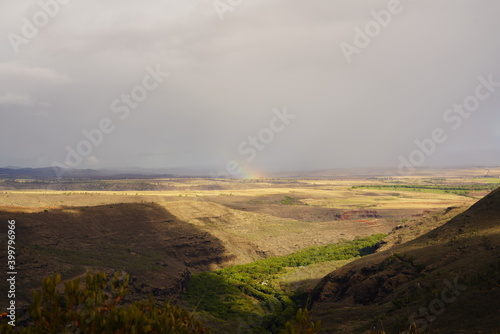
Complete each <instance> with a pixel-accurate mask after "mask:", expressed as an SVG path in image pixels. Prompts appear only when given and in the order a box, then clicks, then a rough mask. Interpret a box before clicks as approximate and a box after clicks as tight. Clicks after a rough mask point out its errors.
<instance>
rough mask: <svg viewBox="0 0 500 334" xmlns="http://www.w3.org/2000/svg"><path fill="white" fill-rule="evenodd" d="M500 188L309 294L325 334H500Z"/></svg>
mask: <svg viewBox="0 0 500 334" xmlns="http://www.w3.org/2000/svg"><path fill="white" fill-rule="evenodd" d="M498 300H500V190H496V191H493V192H492V193H491V194H489V195H488V196H486V197H485V198H484V199H482V200H480V201H479V202H477V203H476V204H475V205H473V206H472V207H471V208H470V209H468V210H467V211H465V212H463V213H462V214H459V215H458V216H456V217H455V218H453V219H451V220H450V221H449V222H448V223H446V224H444V225H442V226H440V227H438V228H436V229H434V230H432V231H430V232H428V233H426V234H424V235H422V236H420V237H419V238H417V239H415V240H413V241H410V242H407V243H404V244H401V245H397V246H395V247H393V248H390V249H387V250H385V251H382V252H379V253H376V254H373V255H370V256H367V257H365V258H362V259H360V260H358V261H355V262H352V263H351V264H348V265H347V266H345V267H342V268H340V269H338V270H336V271H334V272H332V273H331V274H329V275H327V276H326V277H325V278H324V279H323V280H322V281H321V282H320V283H319V284H318V286H317V287H316V289H315V291H314V292H313V294H312V296H311V304H312V305H313V316H314V317H315V318H316V319H321V320H322V321H323V324H324V326H323V327H324V329H325V333H363V332H367V331H368V330H369V329H373V328H375V329H378V330H381V329H384V330H385V331H386V332H387V333H399V332H400V331H401V330H403V329H409V328H410V326H411V325H413V326H416V327H418V328H419V329H420V330H424V329H425V330H426V331H428V332H431V333H498V332H500V303H499V302H498Z"/></svg>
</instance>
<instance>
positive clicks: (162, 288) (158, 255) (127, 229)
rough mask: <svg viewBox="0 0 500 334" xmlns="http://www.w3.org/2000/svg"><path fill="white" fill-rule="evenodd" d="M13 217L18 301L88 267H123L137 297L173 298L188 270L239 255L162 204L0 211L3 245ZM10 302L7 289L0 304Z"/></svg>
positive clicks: (0, 255)
mask: <svg viewBox="0 0 500 334" xmlns="http://www.w3.org/2000/svg"><path fill="white" fill-rule="evenodd" d="M12 219H15V220H16V253H17V254H16V265H17V266H16V269H17V272H18V277H17V278H18V282H17V287H18V294H17V296H16V298H17V301H18V303H19V304H22V302H26V301H27V300H29V299H31V291H30V290H31V289H32V288H35V287H38V286H39V285H40V282H41V280H42V279H43V278H44V277H46V276H50V275H53V274H54V273H61V274H62V275H63V279H68V278H72V277H76V276H80V275H83V274H84V273H85V272H86V271H88V270H90V271H92V270H103V271H106V272H112V271H115V270H124V271H126V272H128V273H130V274H131V275H132V278H133V279H132V285H133V295H134V294H135V295H136V297H143V298H144V297H147V295H148V294H149V293H154V294H155V295H158V296H163V297H166V298H175V297H176V296H177V295H178V294H179V293H180V291H181V290H182V288H183V286H184V284H185V283H186V280H187V279H188V277H189V275H190V273H192V272H196V271H200V270H203V271H205V270H210V269H212V267H214V266H219V265H222V266H223V265H227V264H228V263H232V262H234V261H238V259H237V258H236V257H237V255H235V254H233V253H231V252H230V250H228V249H227V247H226V246H225V245H224V244H223V242H222V241H221V240H219V239H217V238H216V237H214V236H213V235H211V234H210V233H208V232H206V231H203V230H201V229H199V228H198V227H196V226H193V225H192V224H189V223H187V222H184V221H182V220H179V219H178V218H177V217H176V216H174V215H172V214H171V213H170V212H168V211H167V210H165V209H164V208H163V207H161V206H159V205H157V204H151V203H129V204H113V205H102V206H95V207H71V208H65V209H55V210H46V212H36V213H18V212H15V213H13V212H5V211H0V221H2V222H3V224H2V231H0V232H1V233H2V238H1V239H0V247H2V248H4V247H5V248H6V247H7V245H6V240H7V239H6V238H5V236H6V235H5V233H6V230H7V221H8V220H12ZM249 252H250V250H249ZM6 261H7V259H6V251H2V252H0V262H2V263H6ZM0 290H1V291H8V289H7V286H6V281H5V280H2V281H0ZM132 298H134V296H132ZM7 302H8V301H7V299H6V294H5V295H4V294H2V295H1V296H0V307H3V306H5V303H7ZM19 304H18V305H19Z"/></svg>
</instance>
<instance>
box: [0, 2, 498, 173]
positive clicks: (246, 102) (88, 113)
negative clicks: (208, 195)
mask: <svg viewBox="0 0 500 334" xmlns="http://www.w3.org/2000/svg"><path fill="white" fill-rule="evenodd" d="M40 3H42V4H47V5H46V6H45V7H46V8H45V9H43V8H42V7H41V5H40ZM0 8H1V9H0V35H1V38H0V120H1V123H0V166H23V167H46V166H52V165H53V164H54V163H56V164H60V165H61V166H65V165H67V166H68V167H76V168H116V167H152V168H170V167H197V166H210V168H212V167H213V168H215V169H217V168H224V166H225V165H226V163H227V162H228V161H231V160H234V161H237V162H238V163H239V164H240V165H242V166H244V168H245V169H246V170H258V171H266V170H276V169H287V170H301V169H323V168H335V167H353V166H358V167H370V166H384V167H385V166H387V167H397V166H398V165H400V164H401V158H404V159H407V160H408V159H410V160H411V161H413V162H418V164H421V165H424V166H436V165H494V164H496V165H500V113H499V111H500V86H499V85H498V84H495V82H500V36H499V34H500V20H499V17H500V2H499V1H497V0H441V1H436V0H428V1H426V0H413V1H410V0H401V2H400V4H399V5H398V4H397V0H392V1H389V2H388V1H385V0H384V1H378V0H370V1H360V0H357V1H352V0H342V1H338V0H337V1H332V0H312V1H297V0H288V1H284V0H267V1H264V0H243V1H239V2H238V1H237V0H232V1H229V0H223V1H215V2H212V1H211V0H207V1H201V0H158V1H156V0H147V1H129V0H106V1H102V0H100V1H96V0H85V1H83V0H72V1H69V0H64V1H63V0H59V2H57V1H56V0H40V1H27V0H20V1H2V2H1V5H0ZM47 13H48V14H47ZM374 13H378V14H374ZM387 14H389V15H390V17H388V15H387ZM376 16H377V17H378V20H379V21H376ZM379 22H380V23H379ZM366 29H368V31H367V30H366ZM370 29H371V30H370ZM360 32H361V33H360ZM363 35H364V36H363ZM370 35H371V36H372V37H370ZM367 39H369V41H367ZM155 71H156V72H159V73H156V75H155V76H152V75H151V74H150V73H152V72H155ZM166 72H168V73H169V75H168V76H166V74H165V73H166ZM479 77H482V78H483V80H482V81H481V80H478V78H479ZM488 81H489V82H490V84H487V85H485V84H484V82H488ZM145 85H146V86H147V87H148V89H146V88H144V87H145ZM132 92H133V93H135V96H136V98H137V99H138V100H134V97H133V96H132V97H131V99H132V100H129V103H130V104H129V105H127V104H126V102H124V100H123V101H122V98H123V96H126V95H128V96H130V95H131V93H132ZM144 93H145V94H146V95H147V96H146V95H144ZM475 94H476V95H477V94H479V96H480V97H481V99H479V98H477V97H474V96H475ZM132 95H133V94H132ZM117 99H118V100H117ZM476 102H479V103H478V104H477V105H475V103H476ZM463 103H469V107H468V108H469V109H471V110H472V111H471V112H468V111H466V110H465V111H462V114H460V113H459V112H456V111H449V112H447V109H449V108H453V106H454V104H459V105H460V104H463ZM130 105H133V106H134V108H131V107H129V106H130ZM120 108H121V109H120ZM127 109H128V110H127ZM276 115H281V118H277V117H278V116H276ZM283 115H285V116H283ZM286 115H288V116H286ZM102 122H104V126H103V128H104V129H105V130H107V132H108V133H103V135H102V138H101V137H100V136H99V135H98V134H97V132H95V131H94V132H92V133H94V135H95V137H94V144H92V143H90V142H89V141H88V140H87V139H86V137H85V135H84V134H83V132H82V131H84V130H87V131H92V130H93V129H99V127H100V126H102ZM111 129H112V131H111ZM436 129H437V131H438V132H437V133H438V136H437V137H436V139H439V140H438V142H436V139H432V138H433V137H432V133H433V131H434V130H436ZM439 129H441V130H439ZM96 131H101V130H96ZM249 136H254V137H255V138H256V139H255V141H254V142H253V144H252V142H251V140H249V139H248V137H249ZM443 138H445V139H443ZM416 140H420V141H423V142H426V143H427V144H428V146H426V148H427V149H428V152H427V153H426V152H424V153H422V155H420V153H415V150H420V151H425V149H422V148H419V147H418V146H417V144H416V143H415V141H416ZM430 140H432V141H433V143H434V144H430V142H429V141H430ZM84 141H87V142H86V143H83V142H84ZM82 143H83V144H82ZM432 146H435V150H434V148H433V147H432ZM424 148H425V146H424ZM78 149H80V153H78V152H79V151H78ZM71 150H74V152H76V154H77V155H79V157H74V156H72V157H71V158H68V152H70V151H71ZM412 154H413V156H412ZM73 155H74V154H73ZM422 156H423V157H424V158H423V159H422ZM79 160H81V161H79Z"/></svg>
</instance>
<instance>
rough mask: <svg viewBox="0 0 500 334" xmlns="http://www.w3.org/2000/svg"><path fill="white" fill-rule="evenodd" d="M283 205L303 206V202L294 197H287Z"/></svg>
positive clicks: (283, 200) (282, 202) (282, 201)
mask: <svg viewBox="0 0 500 334" xmlns="http://www.w3.org/2000/svg"><path fill="white" fill-rule="evenodd" d="M280 203H281V204H282V205H295V204H303V203H302V202H301V201H299V200H298V199H296V198H293V197H292V196H285V197H284V198H283V199H282V200H281V202H280Z"/></svg>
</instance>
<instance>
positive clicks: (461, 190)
mask: <svg viewBox="0 0 500 334" xmlns="http://www.w3.org/2000/svg"><path fill="white" fill-rule="evenodd" d="M497 187H498V185H495V184H470V185H460V186H459V185H423V184H407V185H400V184H398V185H394V184H391V185H388V184H387V185H385V184H382V185H361V186H354V187H352V189H378V190H399V191H421V192H428V193H439V194H455V195H459V196H469V193H470V192H471V191H480V190H488V191H492V190H493V189H495V188H497Z"/></svg>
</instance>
